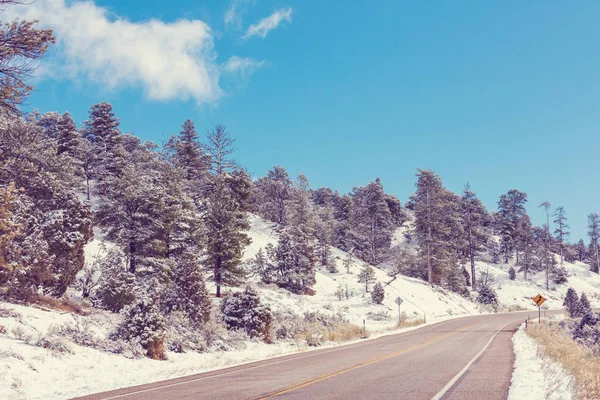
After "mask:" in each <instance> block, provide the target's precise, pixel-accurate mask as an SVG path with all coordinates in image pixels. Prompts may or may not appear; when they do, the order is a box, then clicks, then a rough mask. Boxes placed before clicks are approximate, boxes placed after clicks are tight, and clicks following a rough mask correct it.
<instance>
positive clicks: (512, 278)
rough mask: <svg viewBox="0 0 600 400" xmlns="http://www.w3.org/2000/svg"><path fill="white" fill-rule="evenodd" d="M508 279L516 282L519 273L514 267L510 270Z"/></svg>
mask: <svg viewBox="0 0 600 400" xmlns="http://www.w3.org/2000/svg"><path fill="white" fill-rule="evenodd" d="M508 278H509V279H510V280H511V281H514V280H515V279H516V278H517V273H516V272H515V269H514V268H513V267H510V268H509V269H508Z"/></svg>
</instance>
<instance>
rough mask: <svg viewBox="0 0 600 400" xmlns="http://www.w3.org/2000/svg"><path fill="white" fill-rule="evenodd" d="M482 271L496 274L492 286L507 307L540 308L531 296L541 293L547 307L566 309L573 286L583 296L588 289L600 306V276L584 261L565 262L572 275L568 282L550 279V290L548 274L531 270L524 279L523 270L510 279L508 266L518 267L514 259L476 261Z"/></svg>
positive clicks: (590, 298) (592, 300)
mask: <svg viewBox="0 0 600 400" xmlns="http://www.w3.org/2000/svg"><path fill="white" fill-rule="evenodd" d="M476 265H477V268H478V269H479V270H485V269H487V270H488V271H489V272H490V274H491V275H492V276H493V277H494V283H493V284H492V287H493V288H494V290H495V291H496V293H497V294H498V300H499V301H500V303H501V304H503V305H504V306H505V307H507V308H508V307H511V306H513V307H521V308H525V309H536V308H537V306H536V305H535V304H533V302H532V301H531V299H532V298H533V297H535V296H536V295H537V294H538V293H539V294H541V295H542V296H544V297H545V298H546V299H548V300H547V302H546V303H545V304H544V305H543V308H548V309H562V308H563V306H562V303H563V300H564V297H565V294H566V292H567V289H568V288H569V287H572V288H573V289H575V290H576V291H577V293H578V294H579V295H581V293H582V292H585V293H586V295H587V296H588V298H589V300H590V304H591V305H592V307H600V275H598V274H596V273H593V272H590V267H589V265H587V264H584V263H581V262H575V263H568V262H565V263H564V267H565V269H566V271H567V274H568V275H569V277H568V281H567V282H566V283H564V284H560V285H557V284H555V283H554V282H552V281H550V285H549V286H550V290H546V278H545V273H544V272H543V271H542V272H537V273H530V274H529V276H528V281H527V282H525V281H524V279H523V273H517V278H516V279H515V280H514V281H511V280H510V279H509V278H508V269H509V268H510V267H511V266H512V267H514V268H515V270H517V268H516V267H515V265H514V262H513V261H510V262H509V263H508V264H504V263H500V264H492V263H487V262H483V261H478V262H477V263H476Z"/></svg>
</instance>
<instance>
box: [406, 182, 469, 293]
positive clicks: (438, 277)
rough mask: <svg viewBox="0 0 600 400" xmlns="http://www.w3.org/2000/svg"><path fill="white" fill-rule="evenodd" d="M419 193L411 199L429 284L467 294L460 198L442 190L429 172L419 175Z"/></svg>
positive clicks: (440, 183) (421, 254) (418, 240)
mask: <svg viewBox="0 0 600 400" xmlns="http://www.w3.org/2000/svg"><path fill="white" fill-rule="evenodd" d="M417 177H418V180H417V184H416V186H417V191H416V192H415V194H414V195H413V196H412V197H411V200H412V201H413V202H414V204H415V206H414V208H415V217H416V219H415V235H416V238H417V242H418V244H419V253H420V257H421V260H422V261H423V265H424V266H425V267H426V271H427V281H428V282H429V283H430V284H431V285H433V284H439V285H445V286H446V287H447V288H449V289H450V290H453V291H456V292H457V293H465V290H466V288H465V283H466V281H465V279H464V277H463V276H462V267H461V266H460V263H459V253H460V249H461V248H464V243H465V242H466V240H465V236H466V235H465V232H464V229H463V224H462V223H461V218H460V211H461V198H460V197H459V196H457V195H455V194H454V193H451V192H450V191H448V190H447V189H446V188H444V187H443V185H442V181H441V179H440V177H439V176H437V175H436V174H435V173H433V172H432V171H430V170H419V172H418V173H417Z"/></svg>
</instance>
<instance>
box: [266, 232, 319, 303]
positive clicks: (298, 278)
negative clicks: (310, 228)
mask: <svg viewBox="0 0 600 400" xmlns="http://www.w3.org/2000/svg"><path fill="white" fill-rule="evenodd" d="M271 262H272V264H271V271H272V276H273V277H274V281H275V283H277V285H279V286H280V287H283V288H285V289H288V290H290V291H292V292H294V293H298V294H304V293H307V292H308V291H309V290H310V288H311V287H312V286H313V285H314V284H315V283H316V279H315V260H314V250H313V248H312V246H311V244H310V240H309V238H308V237H307V236H306V235H305V234H304V233H303V232H302V231H301V230H299V229H296V228H295V227H288V228H287V229H286V230H285V231H283V232H282V234H281V235H280V236H279V242H278V243H277V247H276V248H274V249H273V251H272V254H271Z"/></svg>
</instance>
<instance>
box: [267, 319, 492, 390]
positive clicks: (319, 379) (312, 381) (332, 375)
mask: <svg viewBox="0 0 600 400" xmlns="http://www.w3.org/2000/svg"><path fill="white" fill-rule="evenodd" d="M485 321H487V319H486V320H483V321H481V322H477V323H474V324H472V325H467V326H465V327H463V328H461V329H459V330H457V331H454V332H451V333H448V334H445V335H440V336H436V337H434V338H433V339H429V340H427V341H425V342H423V343H420V344H416V345H414V346H411V347H408V348H406V349H403V350H400V351H396V352H394V353H390V354H386V355H385V356H381V357H377V358H374V359H372V360H369V361H366V362H364V363H362V364H358V365H355V366H353V367H349V368H346V369H343V370H341V371H337V372H332V373H329V374H325V375H321V376H319V377H317V378H313V379H309V380H307V381H304V382H301V383H299V384H297V385H294V386H291V387H289V388H287V389H284V390H281V391H279V392H275V393H271V394H268V395H266V396H264V397H259V398H257V399H256V400H267V399H271V398H273V397H277V396H281V395H282V394H286V393H290V392H293V391H295V390H298V389H302V388H304V387H307V386H310V385H314V384H315V383H319V382H322V381H324V380H327V379H331V378H335V377H336V376H340V375H342V374H345V373H347V372H350V371H354V370H355V369H358V368H362V367H366V366H368V365H372V364H375V363H378V362H380V361H383V360H387V359H388V358H392V357H396V356H399V355H401V354H405V353H408V352H411V351H413V350H416V349H418V348H421V347H423V346H427V345H429V344H432V343H435V342H439V341H440V340H443V339H445V338H447V337H450V336H453V335H455V334H457V333H459V332H462V331H465V330H467V329H469V328H472V327H474V326H475V325H479V324H481V323H483V322H485Z"/></svg>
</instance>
